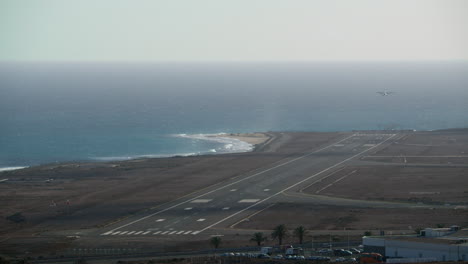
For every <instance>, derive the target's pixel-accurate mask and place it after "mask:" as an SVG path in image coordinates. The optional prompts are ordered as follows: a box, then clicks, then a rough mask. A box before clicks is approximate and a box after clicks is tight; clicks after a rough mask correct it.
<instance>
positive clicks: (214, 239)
mask: <svg viewBox="0 0 468 264" xmlns="http://www.w3.org/2000/svg"><path fill="white" fill-rule="evenodd" d="M210 244H211V245H212V246H213V247H214V248H218V247H219V245H220V244H221V238H220V237H219V236H214V237H212V238H211V239H210Z"/></svg>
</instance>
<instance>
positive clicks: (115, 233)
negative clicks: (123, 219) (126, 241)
mask: <svg viewBox="0 0 468 264" xmlns="http://www.w3.org/2000/svg"><path fill="white" fill-rule="evenodd" d="M120 232H121V231H117V232H114V233H112V235H113V236H115V235H117V234H119V233H120Z"/></svg>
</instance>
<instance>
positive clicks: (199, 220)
mask: <svg viewBox="0 0 468 264" xmlns="http://www.w3.org/2000/svg"><path fill="white" fill-rule="evenodd" d="M205 220H206V219H205V218H200V219H198V220H197V222H203V221H205Z"/></svg>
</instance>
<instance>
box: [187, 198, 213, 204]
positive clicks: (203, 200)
mask: <svg viewBox="0 0 468 264" xmlns="http://www.w3.org/2000/svg"><path fill="white" fill-rule="evenodd" d="M211 201H213V199H195V200H192V201H191V202H190V203H209V202H211Z"/></svg>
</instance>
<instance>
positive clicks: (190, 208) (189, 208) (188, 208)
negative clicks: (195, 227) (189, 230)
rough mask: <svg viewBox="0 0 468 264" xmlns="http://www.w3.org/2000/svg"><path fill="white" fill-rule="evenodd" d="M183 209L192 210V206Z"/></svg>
mask: <svg viewBox="0 0 468 264" xmlns="http://www.w3.org/2000/svg"><path fill="white" fill-rule="evenodd" d="M184 210H185V211H188V210H192V207H186V208H184Z"/></svg>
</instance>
